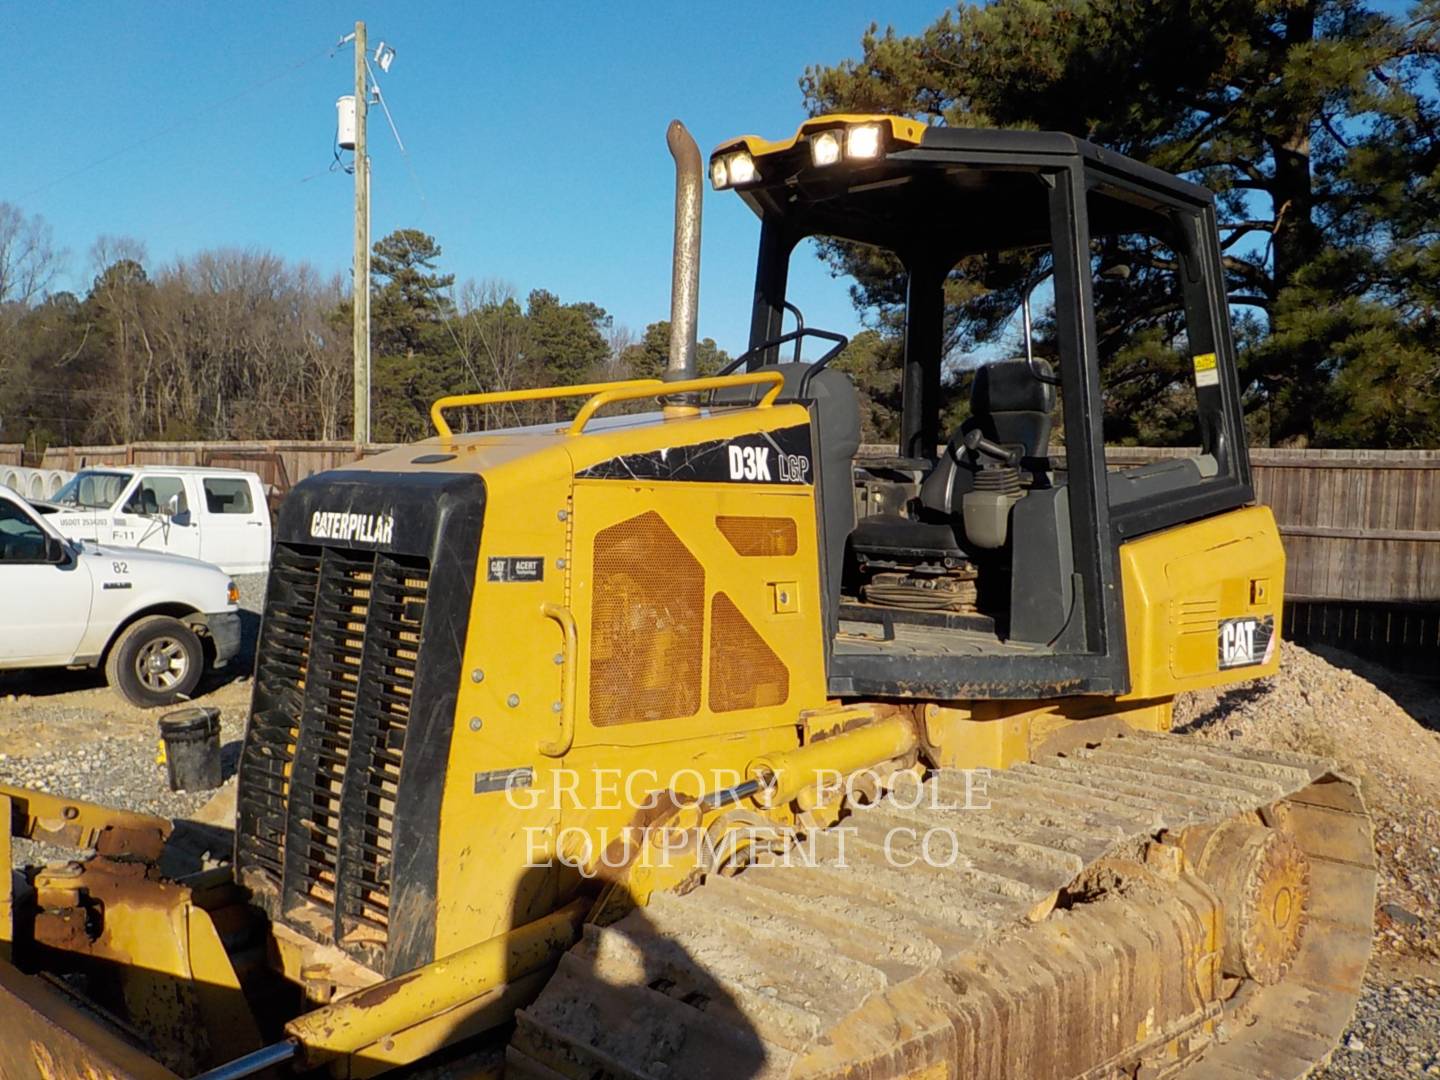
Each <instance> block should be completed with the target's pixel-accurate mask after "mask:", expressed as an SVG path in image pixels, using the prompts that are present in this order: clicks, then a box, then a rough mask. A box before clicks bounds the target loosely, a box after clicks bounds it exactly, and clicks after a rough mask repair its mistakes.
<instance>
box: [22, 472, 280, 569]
mask: <svg viewBox="0 0 1440 1080" xmlns="http://www.w3.org/2000/svg"><path fill="white" fill-rule="evenodd" d="M35 507H36V509H38V510H39V511H40V512H41V513H42V514H45V515H46V516H47V517H48V518H49V521H50V524H51V525H53V526H55V528H56V529H58V530H59V531H60V532H61V533H63V534H64V535H65V536H73V537H75V538H76V539H79V540H93V541H95V542H96V543H100V544H123V545H124V546H126V547H135V548H145V549H149V550H154V551H166V552H169V553H170V554H172V555H186V556H189V557H190V558H192V559H203V560H204V561H205V562H208V563H214V564H215V565H216V566H218V567H220V569H221V570H224V571H225V572H226V573H227V574H259V573H264V572H265V570H266V568H267V567H268V566H269V565H270V510H269V507H268V506H267V504H266V501H265V486H264V484H262V483H261V482H260V477H258V476H256V475H255V474H254V473H252V472H243V471H241V470H239V469H209V468H201V467H199V466H195V465H144V466H136V467H134V468H131V467H118V466H117V467H114V468H111V467H108V466H106V467H96V468H89V469H81V470H80V471H79V472H78V473H76V474H75V475H74V476H73V477H72V478H71V479H70V481H69V482H68V483H67V484H66V485H65V486H64V487H62V488H61V489H60V490H59V491H58V492H56V493H55V495H54V497H53V498H51V499H49V500H47V501H44V502H36V503H35Z"/></svg>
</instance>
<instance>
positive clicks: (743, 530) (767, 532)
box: [715, 514, 799, 558]
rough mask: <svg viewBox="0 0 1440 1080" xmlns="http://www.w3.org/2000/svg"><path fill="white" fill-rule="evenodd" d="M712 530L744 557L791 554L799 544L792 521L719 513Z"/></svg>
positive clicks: (792, 519) (793, 520)
mask: <svg viewBox="0 0 1440 1080" xmlns="http://www.w3.org/2000/svg"><path fill="white" fill-rule="evenodd" d="M715 527H716V528H717V529H719V530H720V533H721V535H722V536H724V537H725V539H726V540H729V541H730V546H731V547H733V548H734V549H735V551H736V553H737V554H739V555H743V556H745V557H746V558H752V557H755V556H760V555H794V554H795V550H796V548H797V546H798V544H799V537H798V533H797V531H796V528H795V519H794V518H787V517H746V516H740V515H731V514H718V515H716V518H715Z"/></svg>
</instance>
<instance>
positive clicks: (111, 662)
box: [105, 615, 205, 709]
mask: <svg viewBox="0 0 1440 1080" xmlns="http://www.w3.org/2000/svg"><path fill="white" fill-rule="evenodd" d="M204 670H205V650H204V649H203V648H201V646H200V639H199V638H198V637H196V636H195V632H194V631H193V630H191V629H190V628H189V627H188V626H186V625H185V624H184V623H182V622H181V621H180V620H179V619H172V618H170V617H169V616H168V615H147V616H146V617H145V618H143V619H137V620H136V621H135V622H133V623H131V624H130V625H129V626H127V627H126V628H125V630H124V632H122V633H121V635H120V636H119V637H118V638H116V640H115V644H114V645H112V646H111V647H110V655H109V656H107V657H106V658H105V680H106V682H108V683H109V684H110V685H111V686H112V687H113V688H114V689H115V690H117V691H119V693H120V695H121V696H122V697H124V698H125V700H126V701H128V702H130V704H132V705H138V706H140V708H142V709H153V708H156V707H157V706H160V705H171V704H173V703H174V702H176V701H178V700H179V699H181V698H182V697H186V696H188V695H189V693H190V691H192V690H194V689H195V684H196V683H198V682H199V681H200V676H201V675H202V674H203V673H204Z"/></svg>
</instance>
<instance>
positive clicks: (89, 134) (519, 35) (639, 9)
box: [0, 0, 946, 351]
mask: <svg viewBox="0 0 1440 1080" xmlns="http://www.w3.org/2000/svg"><path fill="white" fill-rule="evenodd" d="M945 6H946V5H945V4H944V3H943V0H891V2H889V3H886V4H878V3H876V2H875V0H831V2H828V3H799V2H790V3H776V2H773V0H772V2H769V3H760V2H749V0H745V2H726V3H723V4H699V3H678V2H673V3H668V4H662V3H656V4H640V3H622V2H614V3H608V4H600V3H596V4H578V3H577V4H541V3H527V4H503V3H501V4H494V3H486V4H480V3H464V4H461V3H450V4H439V3H412V4H405V5H401V4H378V3H359V4H351V5H339V4H333V3H309V2H307V3H287V4H281V3H266V4H221V3H158V2H151V3H143V4H142V3H66V4H42V3H35V2H15V0H3V2H0V40H3V41H4V42H5V54H4V68H3V76H0V87H3V88H4V96H5V103H4V108H5V129H6V130H5V136H6V138H5V143H6V145H5V149H4V152H3V154H0V200H4V201H9V202H12V203H15V204H17V205H18V206H19V207H20V208H21V209H22V210H23V211H25V212H26V213H39V214H41V215H43V216H44V217H45V219H46V220H47V221H49V223H50V224H51V225H52V227H53V229H54V232H55V237H56V240H57V242H58V243H59V244H60V245H61V246H62V247H64V248H65V249H67V252H68V258H67V273H66V274H65V275H64V277H63V278H62V281H61V283H60V284H61V286H62V287H67V288H73V289H76V290H78V291H83V290H84V289H85V288H86V287H87V286H88V283H89V281H90V278H91V276H92V274H93V267H92V265H91V263H90V257H89V251H90V247H91V244H92V243H93V242H94V240H95V238H96V237H97V236H99V235H100V234H102V233H104V234H110V235H119V236H129V237H134V238H136V239H138V240H140V241H142V242H143V243H144V244H145V245H146V248H147V249H148V253H149V264H150V265H151V266H152V267H155V266H159V265H163V264H164V263H165V262H167V261H169V260H171V259H173V258H174V257H176V256H177V255H183V254H187V253H191V252H196V251H200V250H203V249H207V248H216V247H256V248H262V249H269V250H272V251H275V252H278V253H280V254H282V255H284V256H286V257H287V258H289V259H292V260H303V261H306V262H309V263H311V264H312V265H314V266H316V267H317V268H319V269H320V270H322V271H325V272H326V273H332V272H337V271H344V272H346V273H348V268H349V265H350V243H351V239H350V235H351V234H350V230H351V191H352V181H351V179H350V177H349V176H347V175H345V174H344V173H342V172H330V171H328V167H329V166H330V164H331V161H332V143H333V137H334V123H335V120H334V117H335V111H334V102H335V98H336V97H337V96H339V95H340V94H343V93H348V92H349V90H350V88H351V86H352V84H353V69H352V59H351V53H350V51H349V47H348V46H347V47H346V48H344V49H341V50H340V51H339V52H337V53H335V54H334V55H333V56H332V55H329V50H330V48H331V47H332V46H333V45H334V44H335V42H336V41H337V40H338V39H339V38H340V37H341V36H342V35H343V34H345V33H346V32H348V31H349V30H350V29H351V28H352V26H353V23H354V20H355V19H356V18H363V19H364V20H366V22H367V24H368V26H369V33H370V39H371V41H372V43H373V42H374V41H376V40H379V39H384V40H385V41H387V42H389V43H390V44H392V45H393V46H394V47H395V48H396V50H397V56H396V60H395V63H394V66H393V67H392V68H391V70H390V72H389V74H386V75H381V76H380V78H381V84H382V87H383V89H384V93H385V96H386V99H387V101H388V102H389V103H390V106H391V110H392V112H393V113H394V117H395V121H396V124H397V125H398V127H399V130H400V133H401V135H402V136H403V138H404V140H405V144H406V148H407V149H408V151H409V157H410V161H409V167H407V163H406V161H405V159H404V158H402V157H401V155H400V154H399V152H398V150H397V149H396V147H395V144H394V140H393V139H392V138H391V136H390V134H389V131H388V129H387V128H386V126H385V123H384V119H383V117H382V116H381V115H380V113H379V112H378V110H377V111H376V112H374V113H372V118H371V127H370V133H371V142H372V153H373V162H374V164H373V176H374V181H373V186H374V193H373V199H374V204H373V225H372V231H373V236H374V237H375V238H377V239H378V238H379V237H380V236H382V235H384V234H385V233H386V232H388V231H390V230H391V229H394V228H399V227H406V226H413V227H416V228H421V229H424V230H425V231H427V232H430V233H432V234H434V235H435V236H436V238H437V239H438V240H439V241H440V243H441V245H442V246H443V248H444V256H443V260H442V262H443V268H444V269H446V270H448V271H450V272H453V273H455V274H456V275H457V277H458V278H459V279H460V280H461V281H463V280H465V279H466V278H476V279H486V278H499V279H504V280H506V281H509V282H511V283H512V284H513V285H514V286H515V288H516V290H517V291H518V293H519V294H520V296H521V297H522V298H523V296H524V295H525V293H527V292H528V291H529V290H530V289H532V288H538V287H544V288H547V289H550V290H551V291H553V292H556V293H558V294H559V295H560V296H561V297H562V298H563V299H565V300H567V301H568V300H591V301H594V302H596V303H598V304H600V305H601V306H603V307H604V308H606V309H607V310H608V311H610V312H611V313H612V314H613V315H614V316H615V319H616V321H617V322H619V323H623V324H626V325H628V326H630V327H631V328H632V329H633V330H635V331H636V332H637V333H638V332H639V331H640V330H642V329H643V328H644V326H645V324H646V323H648V322H650V321H652V320H654V319H657V318H665V317H668V311H669V272H670V267H669V264H670V242H671V236H670V230H671V220H672V213H673V209H672V208H673V202H672V200H673V190H674V174H673V171H672V166H671V163H670V158H669V155H668V154H667V152H666V150H665V144H664V132H665V126H666V124H667V123H668V121H669V120H670V119H671V118H672V117H679V118H680V119H682V120H684V121H685V123H686V124H687V125H689V127H690V128H691V130H692V131H693V132H694V134H695V137H696V139H697V141H698V142H699V143H700V147H701V151H702V153H706V154H708V152H709V150H710V149H711V148H712V147H713V146H714V145H715V144H716V143H718V142H720V141H721V140H722V139H724V138H726V137H729V136H731V135H735V134H740V133H743V132H750V131H753V132H756V133H758V134H762V135H767V136H771V137H774V136H777V135H780V134H783V133H788V132H790V131H793V129H794V128H795V126H796V125H797V124H798V123H799V122H800V120H801V119H803V110H802V105H801V97H800V91H799V88H798V86H797V79H798V78H799V76H800V75H801V73H802V72H803V71H804V69H805V67H806V65H808V64H814V63H827V64H828V63H834V62H836V61H838V60H840V59H842V58H844V57H847V56H854V55H856V54H858V52H859V42H860V36H861V34H862V33H863V32H864V30H865V28H866V26H867V25H868V24H869V23H870V22H871V21H872V20H877V21H879V22H880V23H881V25H882V26H883V25H886V24H890V25H893V26H895V27H896V29H897V30H899V31H900V32H902V33H913V32H917V31H919V30H921V29H922V28H923V27H925V26H926V25H928V24H929V23H930V22H931V21H933V20H934V19H935V18H936V17H937V16H938V15H939V14H940V13H941V12H942V11H943V10H944V9H945ZM412 169H413V177H412V174H411V170H412ZM422 193H423V197H422ZM757 233H758V229H757V227H756V224H755V219H754V218H753V216H752V215H751V214H750V212H749V211H748V210H747V209H746V208H745V207H744V206H743V204H742V203H740V201H739V200H738V199H737V198H736V197H734V196H733V195H725V194H717V193H714V192H710V191H708V189H707V195H706V202H705V223H704V254H703V260H702V263H703V267H704V270H703V274H702V280H701V288H700V305H701V312H700V332H701V334H702V335H704V336H711V337H714V338H715V339H716V340H717V341H718V342H719V343H720V344H721V346H722V347H724V348H727V349H729V350H731V351H737V350H739V349H741V348H743V346H744V343H745V338H746V335H747V333H748V320H749V306H750V291H751V285H752V276H753V272H754V249H755V240H756V236H757ZM806 261H807V262H811V263H813V259H810V260H806ZM792 294H794V298H795V299H796V300H797V301H798V302H799V303H800V304H801V306H802V308H803V309H804V310H805V313H806V317H807V321H808V322H810V323H811V324H812V325H818V326H829V327H832V328H835V329H840V330H844V331H850V330H853V329H854V327H855V325H856V315H855V313H854V311H853V309H852V308H851V306H850V304H849V300H848V297H847V295H846V291H845V286H844V283H843V282H837V281H832V280H830V278H829V275H828V273H827V272H825V271H824V270H823V269H821V268H819V267H818V264H816V265H814V266H813V268H812V269H808V270H804V271H801V272H799V273H798V275H797V277H795V278H794V279H792Z"/></svg>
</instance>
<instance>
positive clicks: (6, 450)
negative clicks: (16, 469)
mask: <svg viewBox="0 0 1440 1080" xmlns="http://www.w3.org/2000/svg"><path fill="white" fill-rule="evenodd" d="M24 464H25V444H24V443H0V465H24Z"/></svg>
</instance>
